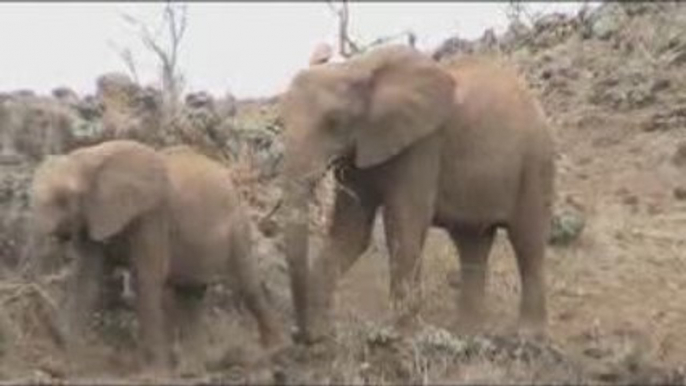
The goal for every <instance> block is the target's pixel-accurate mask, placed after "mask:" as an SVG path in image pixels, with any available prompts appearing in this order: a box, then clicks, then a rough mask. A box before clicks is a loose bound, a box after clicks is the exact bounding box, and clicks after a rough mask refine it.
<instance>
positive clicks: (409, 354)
mask: <svg viewBox="0 0 686 386" xmlns="http://www.w3.org/2000/svg"><path fill="white" fill-rule="evenodd" d="M685 23H686V6H684V5H682V4H678V3H666V2H665V3H626V4H620V3H608V4H604V5H602V6H600V7H599V8H596V9H593V10H587V11H582V12H580V13H579V14H578V15H574V16H564V15H547V16H544V17H542V18H541V19H539V20H537V21H536V22H535V23H534V25H533V26H531V27H527V26H525V25H523V24H516V23H515V24H513V25H512V26H511V28H510V29H509V30H508V31H507V32H506V33H505V34H503V35H502V36H496V35H495V34H493V33H491V32H487V33H486V34H484V36H483V38H481V39H478V40H476V41H467V40H463V39H460V38H458V37H455V38H453V39H449V40H448V41H446V42H445V43H444V44H443V45H442V46H441V47H439V49H438V50H436V51H435V52H434V57H435V58H436V59H437V60H446V59H448V58H450V57H452V56H455V55H464V54H470V53H474V52H479V53H488V54H496V55H502V56H504V57H506V58H508V60H510V61H511V62H512V63H513V64H514V65H515V66H517V67H518V68H519V69H520V70H521V72H522V73H523V74H524V76H525V78H526V79H527V81H528V82H529V84H530V85H531V86H532V87H533V88H534V90H535V91H536V92H537V93H538V95H539V96H540V98H541V101H542V102H543V105H544V108H545V110H546V112H547V113H548V115H549V116H550V120H551V123H552V125H553V127H554V130H555V134H556V141H557V147H558V153H559V157H558V180H557V186H558V197H557V208H556V213H557V214H556V218H555V227H554V228H555V232H554V235H553V237H552V239H551V246H550V249H549V255H548V256H549V258H548V263H547V264H548V265H547V272H548V287H549V294H548V299H549V307H550V336H549V338H548V339H546V340H543V341H533V340H528V339H525V338H522V337H519V336H517V335H516V334H515V333H513V332H512V331H513V330H512V325H513V323H514V321H515V320H516V314H517V301H518V298H519V279H518V275H517V272H516V267H515V261H514V258H513V257H512V252H511V250H510V247H509V245H508V244H507V243H506V241H505V238H504V237H502V236H499V240H498V242H497V244H496V246H495V247H494V251H493V255H492V257H491V268H490V277H489V289H488V291H489V292H488V295H489V303H488V309H489V313H490V315H489V323H488V325H487V326H485V330H486V332H484V333H483V334H480V335H476V336H464V335H460V334H459V333H457V329H456V328H455V322H456V321H457V318H458V315H457V312H456V308H455V305H456V291H459V282H458V281H457V280H455V275H454V272H455V271H456V270H457V269H459V266H458V262H457V259H456V256H455V253H456V252H455V251H454V249H453V247H452V244H451V243H450V242H449V241H448V238H447V237H446V236H445V235H444V234H442V233H441V232H439V231H433V232H432V233H431V234H430V237H429V241H428V243H427V246H426V249H425V252H424V253H425V259H424V264H425V268H424V270H423V271H424V286H425V289H424V292H425V294H426V301H425V302H424V307H423V309H422V310H421V323H420V326H419V327H418V328H417V329H416V331H414V332H412V333H409V334H400V333H399V332H398V331H395V330H394V329H393V328H392V327H391V323H390V322H389V321H390V312H389V310H388V304H387V299H388V296H387V291H388V289H387V286H388V274H387V260H386V259H387V255H386V251H385V247H384V245H383V238H382V237H380V235H378V236H379V237H375V244H374V245H373V247H372V248H370V250H369V251H368V252H367V254H366V255H365V256H364V257H363V258H362V259H360V261H359V263H358V264H357V265H356V266H355V267H354V268H353V269H352V271H351V272H350V273H349V274H348V276H347V277H346V278H345V279H344V280H343V282H342V283H341V286H340V289H339V292H338V299H337V308H336V324H337V329H336V330H337V332H338V336H337V338H336V341H335V342H331V343H329V344H327V345H322V346H316V347H314V348H311V349H309V350H305V349H302V348H299V347H293V348H291V349H289V350H286V351H285V352H283V353H281V354H280V355H278V356H277V358H275V359H274V362H272V363H265V362H264V361H259V360H257V359H258V358H259V354H260V352H259V350H258V348H257V347H256V345H255V342H256V331H255V329H254V328H253V326H252V325H251V323H252V322H251V320H250V318H249V316H247V315H245V313H244V312H243V310H241V308H240V307H236V306H235V302H234V300H233V299H232V297H231V294H230V293H229V292H227V291H226V290H225V289H223V288H216V289H213V291H212V292H211V297H210V299H209V307H208V311H207V313H206V315H205V316H206V327H207V328H206V331H207V345H206V346H205V347H207V349H206V350H204V351H203V352H202V353H195V354H196V355H186V356H185V357H184V359H183V361H182V364H181V366H180V368H179V370H178V372H177V374H176V375H177V376H176V380H175V383H197V382H198V381H220V382H223V383H233V382H238V383H241V382H249V383H250V382H252V383H265V382H271V381H274V380H276V381H278V382H282V383H293V384H301V383H304V382H313V383H318V384H321V383H339V384H340V383H373V384H384V383H391V384H395V383H424V384H436V383H451V384H455V383H468V384H475V383H488V384H494V383H498V384H500V383H506V384H514V383H518V384H519V383H538V384H552V383H555V384H558V383H566V384H569V383H594V384H597V383H622V384H647V383H661V384H664V383H672V384H673V383H684V382H686V378H685V375H684V371H683V365H684V362H683V358H685V357H686V338H685V337H684V336H685V335H684V334H683V331H682V329H683V326H684V325H686V302H684V301H683V300H684V299H686V265H685V262H684V259H685V258H686V256H685V254H684V252H683V250H684V245H683V244H684V243H686V237H685V236H683V235H685V234H686V171H684V170H683V169H684V168H685V167H686V94H685V93H684V90H686V37H685V36H686V35H684V33H683V26H684V25H686V24H685ZM98 85H99V91H98V94H97V95H94V96H90V97H77V96H76V95H74V94H73V93H71V92H69V90H68V89H59V90H55V93H54V95H53V96H50V97H41V96H35V95H31V93H30V92H14V93H8V94H5V95H2V96H1V97H0V103H1V104H0V130H2V131H1V132H0V134H1V135H3V137H2V138H3V139H2V142H0V143H1V144H2V147H1V148H0V168H1V169H2V170H1V173H0V210H1V211H2V214H3V216H2V220H1V222H0V226H2V229H1V231H0V235H2V237H0V256H1V257H2V259H1V263H2V265H0V267H1V268H2V270H1V271H0V273H1V274H2V280H0V379H3V380H13V381H15V382H16V381H21V380H27V381H34V382H35V381H36V380H42V381H54V382H59V381H61V380H64V379H70V380H77V379H81V380H90V381H92V380H93V379H99V380H105V381H107V380H109V381H110V382H111V381H112V380H117V381H121V382H124V381H129V382H135V381H140V380H141V379H143V378H140V377H139V376H138V375H133V374H136V369H137V367H136V363H135V361H133V359H132V355H130V353H131V350H132V347H133V345H134V342H135V337H134V336H133V331H134V329H133V324H134V323H135V321H133V318H132V315H131V312H130V311H128V310H125V309H124V310H122V309H115V310H112V309H106V310H102V312H99V313H98V314H97V315H94V317H93V327H94V328H93V330H94V332H98V334H95V333H94V334H93V340H94V344H93V345H92V347H91V348H89V349H88V350H89V351H88V352H87V353H84V355H83V361H81V362H80V363H79V364H78V366H68V365H67V363H66V362H65V360H64V358H63V355H62V352H61V351H60V349H59V345H58V344H57V343H58V342H56V338H57V337H56V334H55V332H54V326H53V325H52V324H51V323H50V321H51V320H53V319H54V318H53V315H54V312H55V310H56V309H57V307H59V306H58V304H59V301H60V299H61V296H62V283H63V281H64V277H65V275H66V274H68V271H69V266H68V263H67V262H65V261H64V259H63V258H62V257H61V256H57V255H56V254H55V253H54V251H52V250H51V249H50V248H48V247H46V246H43V245H40V244H39V243H37V242H34V241H33V240H32V238H31V236H30V222H29V218H28V216H27V210H26V208H27V203H28V196H27V192H26V186H27V183H28V181H29V180H30V175H31V171H32V170H33V168H34V167H35V165H36V163H37V162H39V161H40V160H41V159H43V158H44V157H45V156H46V155H47V154H55V153H60V152H64V151H68V150H69V149H72V148H75V147H77V146H82V145H84V144H88V143H94V142H98V141H101V140H104V139H107V138H114V137H134V138H137V139H139V140H142V141H145V142H148V143H151V144H153V145H155V146H161V145H164V144H170V143H177V142H184V143H191V144H193V145H195V146H197V147H198V148H200V149H201V150H202V151H204V152H206V153H207V154H209V155H211V156H213V157H216V158H218V159H222V160H224V161H225V162H226V163H227V164H228V165H230V166H231V167H232V168H233V170H235V176H236V179H237V180H238V181H240V186H241V188H242V193H243V195H244V196H245V199H246V201H247V202H248V203H249V204H250V206H251V208H252V209H253V213H254V219H255V225H256V227H257V228H259V229H260V230H261V232H257V234H258V237H257V240H256V241H255V248H256V257H257V258H258V259H259V261H260V267H261V269H262V270H263V273H264V277H265V286H266V287H267V290H268V292H269V294H270V295H271V299H272V301H273V302H274V303H275V305H276V306H277V307H279V308H280V309H281V310H282V313H283V315H284V320H285V321H289V320H290V318H291V316H290V306H289V300H288V291H287V289H286V288H287V283H288V282H287V278H286V275H285V267H284V265H283V260H282V257H281V254H280V251H279V248H278V247H277V245H278V241H277V240H278V239H279V229H278V221H277V220H278V216H277V220H274V218H271V219H269V220H265V218H264V216H265V214H266V213H268V212H269V211H270V210H271V209H272V208H273V206H274V204H275V203H276V201H277V200H278V197H279V192H278V189H277V187H276V184H275V181H276V180H275V176H276V175H278V168H279V161H280V157H281V151H282V146H281V143H280V141H279V133H280V130H281V128H280V125H279V119H278V109H277V107H276V106H277V98H274V99H269V100H259V101H236V100H234V99H232V98H230V97H226V98H220V99H217V100H213V99H212V98H211V97H210V96H208V95H206V94H202V93H199V94H194V95H191V96H188V97H187V98H186V101H185V103H184V107H183V109H181V111H180V112H178V113H176V114H175V115H173V117H174V118H173V119H171V120H168V119H167V118H164V117H168V116H169V114H165V112H164V111H160V107H159V106H160V103H159V95H158V94H157V93H156V92H155V90H152V89H145V88H140V87H138V86H136V85H134V84H132V83H131V82H129V81H128V80H126V79H123V78H122V77H121V76H119V75H109V76H105V77H103V78H101V79H100V80H99V81H98ZM165 119H167V120H165ZM162 127H165V129H164V130H162V129H161V128H162ZM326 203H327V195H326V188H325V189H324V190H323V191H322V194H321V195H320V200H319V203H316V204H315V206H316V208H317V209H318V212H317V218H315V219H314V220H313V221H314V222H316V223H321V222H322V221H323V220H322V219H323V218H324V215H325V212H326V208H327V205H326ZM318 228H321V227H318ZM159 381H160V382H165V381H164V380H159ZM167 383H169V382H167Z"/></svg>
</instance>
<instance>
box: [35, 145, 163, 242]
mask: <svg viewBox="0 0 686 386" xmlns="http://www.w3.org/2000/svg"><path fill="white" fill-rule="evenodd" d="M166 183H167V180H166V172H165V169H164V165H163V163H162V160H161V159H160V158H159V156H158V155H157V154H156V153H155V152H154V150H152V149H150V148H148V147H146V146H143V145H140V144H137V143H135V142H132V141H111V142H107V143H104V144H101V145H97V146H93V147H89V148H84V149H80V150H77V151H74V152H72V153H70V154H68V155H60V156H55V157H52V158H50V159H48V160H46V161H45V162H44V163H43V164H42V165H41V166H40V167H39V168H38V170H37V171H36V174H35V175H34V180H33V189H32V204H33V213H34V217H35V222H36V226H37V230H38V231H39V232H40V233H42V234H46V235H52V236H57V237H58V238H60V239H63V240H65V239H69V238H72V237H73V236H75V235H76V233H77V232H81V231H85V232H86V234H87V235H88V237H89V238H90V239H91V240H92V241H103V240H105V239H107V238H109V237H111V236H113V235H115V234H116V233H118V232H120V231H122V230H123V229H124V228H125V227H126V225H127V224H129V223H130V222H131V221H132V220H134V219H135V218H136V217H138V216H140V215H142V214H144V213H146V212H147V211H149V210H151V209H153V208H154V207H156V206H157V205H159V204H160V203H161V202H162V200H163V198H164V194H165V191H166V186H167V185H166Z"/></svg>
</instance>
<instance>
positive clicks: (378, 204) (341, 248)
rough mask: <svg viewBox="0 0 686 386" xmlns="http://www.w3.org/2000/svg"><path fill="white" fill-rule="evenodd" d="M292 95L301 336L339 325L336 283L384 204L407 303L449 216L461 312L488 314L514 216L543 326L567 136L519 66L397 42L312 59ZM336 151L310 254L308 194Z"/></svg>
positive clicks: (291, 188)
mask: <svg viewBox="0 0 686 386" xmlns="http://www.w3.org/2000/svg"><path fill="white" fill-rule="evenodd" d="M282 103H283V104H282V113H283V120H284V123H285V137H286V138H285V143H286V154H285V158H284V179H283V180H284V192H285V193H284V208H285V210H286V220H285V222H286V227H285V232H286V233H285V238H286V239H285V241H286V255H287V259H288V262H289V265H290V272H291V285H292V292H293V300H294V306H295V309H296V322H297V327H298V331H299V338H300V339H302V340H303V341H305V342H313V341H316V340H318V339H320V338H322V337H325V336H326V334H327V331H328V329H329V326H330V325H331V323H330V322H331V319H330V315H329V314H330V310H331V307H332V304H331V303H332V296H333V292H334V290H335V287H336V283H337V282H338V280H339V279H340V277H341V276H342V275H343V274H344V273H345V272H346V271H348V270H349V269H350V267H351V266H352V264H353V263H354V262H355V261H356V260H357V258H358V257H359V256H360V255H361V254H362V253H363V252H364V251H365V250H366V249H367V247H368V246H369V242H370V235H371V231H372V225H373V222H374V218H375V216H376V213H377V211H378V210H379V209H380V208H383V211H382V215H383V220H384V224H385V231H386V241H387V244H388V249H389V254H390V273H391V282H390V292H391V296H392V300H393V302H392V304H393V305H394V309H396V310H397V311H401V310H402V309H406V308H404V307H412V302H410V300H412V299H418V297H415V296H414V295H420V294H418V293H417V292H418V291H410V289H419V288H420V287H419V278H420V266H421V264H420V259H419V257H420V255H421V251H422V247H423V245H424V240H425V236H426V232H427V229H428V228H429V227H430V226H438V227H441V228H443V229H445V230H446V231H448V233H449V234H450V236H451V237H452V239H453V241H454V242H455V245H456V246H457V249H458V251H459V257H460V265H461V276H462V286H461V288H462V289H461V293H460V302H459V305H460V310H461V312H460V319H461V320H462V321H464V322H465V325H466V326H472V327H473V326H478V325H479V324H480V322H481V320H482V314H483V302H484V292H485V284H486V271H487V258H488V255H489V251H490V249H491V245H492V243H493V238H494V235H495V230H496V228H497V227H504V228H506V229H507V231H508V235H509V239H510V241H511V243H512V246H513V247H514V251H515V255H516V258H517V263H518V266H519V271H520V274H521V282H522V298H521V304H520V321H521V323H522V326H523V327H526V328H527V329H528V328H532V329H533V330H535V331H539V332H542V331H544V329H545V324H546V305H545V285H544V269H543V256H544V250H545V241H546V239H547V237H548V232H549V223H550V217H551V201H552V196H553V179H554V164H553V158H554V149H553V142H552V138H551V135H550V133H549V129H548V127H547V123H546V119H545V117H544V115H543V112H542V110H541V109H540V107H539V105H538V103H537V102H536V101H535V99H534V98H533V97H532V96H531V95H530V94H529V92H528V90H527V89H526V87H525V86H524V85H523V82H521V81H520V80H519V79H518V76H517V75H516V74H515V73H514V72H513V71H511V70H509V69H507V68H506V67H503V66H501V65H499V64H498V63H496V62H494V61H492V60H489V59H485V58H466V59H462V60H458V61H456V62H452V63H448V64H438V63H436V62H434V61H432V60H431V59H429V58H428V57H426V56H424V55H423V54H421V53H419V52H418V51H415V50H413V49H411V48H408V47H401V46H390V47H386V48H381V49H377V50H375V51H372V52H370V53H367V54H364V55H361V56H359V57H356V58H353V59H350V60H348V61H346V62H344V63H327V64H318V65H316V66H312V67H311V68H309V69H307V70H303V71H302V72H301V73H299V74H298V75H297V76H296V77H295V78H294V80H293V81H292V83H291V85H290V88H289V89H288V91H287V93H286V94H285V96H284V98H283V101H282ZM334 162H335V164H334V166H333V167H334V170H335V173H336V175H337V179H338V181H339V183H340V184H342V185H343V186H344V187H345V189H338V191H337V192H336V196H335V204H334V210H333V215H332V216H333V217H332V219H331V222H330V223H331V227H330V229H329V233H328V237H327V239H326V240H325V244H324V248H323V251H322V253H321V256H320V258H319V259H317V260H315V261H314V262H313V265H312V267H310V266H309V262H308V257H307V249H308V247H307V246H308V233H307V218H308V206H307V204H308V202H309V201H310V200H311V195H312V191H313V188H314V186H315V185H316V183H317V182H318V181H319V180H320V178H321V177H322V175H323V174H324V172H325V171H326V170H327V168H328V167H329V166H330V165H332V163H334ZM310 271H311V272H310ZM410 295H413V296H410ZM415 305H416V304H415Z"/></svg>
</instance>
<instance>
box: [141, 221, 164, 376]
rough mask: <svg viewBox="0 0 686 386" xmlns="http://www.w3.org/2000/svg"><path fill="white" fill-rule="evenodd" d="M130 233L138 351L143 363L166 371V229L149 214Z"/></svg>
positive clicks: (162, 223)
mask: <svg viewBox="0 0 686 386" xmlns="http://www.w3.org/2000/svg"><path fill="white" fill-rule="evenodd" d="M131 231H132V232H131V258H132V261H131V262H132V264H133V268H134V274H135V278H136V280H135V287H136V313H137V315H138V319H139V330H140V339H141V345H140V347H142V349H143V353H144V355H145V358H146V361H148V362H149V363H150V364H152V365H153V367H155V368H167V367H168V366H169V365H170V364H171V359H172V358H171V347H170V345H169V341H168V340H167V339H166V338H167V331H168V330H167V329H166V327H165V323H164V292H165V290H166V280H167V272H168V264H169V245H168V242H169V240H168V234H167V226H166V223H165V222H164V221H163V220H162V218H161V216H160V215H159V214H150V215H149V217H147V218H144V219H141V220H139V222H138V223H136V224H134V227H133V229H131Z"/></svg>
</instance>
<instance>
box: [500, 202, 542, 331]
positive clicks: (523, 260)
mask: <svg viewBox="0 0 686 386" xmlns="http://www.w3.org/2000/svg"><path fill="white" fill-rule="evenodd" d="M530 193H532V192H531V189H528V190H527V189H525V194H523V195H522V196H523V200H522V202H520V204H521V207H520V210H519V212H518V216H517V218H516V219H515V221H514V222H513V223H512V224H511V226H510V227H509V228H508V236H509V238H510V242H511V244H512V247H513V249H514V252H515V255H516V258H517V265H518V267H519V274H520V278H521V283H522V293H521V302H520V308H519V310H520V324H521V326H522V327H523V328H524V329H529V330H532V331H534V332H542V331H543V330H544V329H545V324H546V321H547V311H546V300H545V277H544V255H545V248H546V242H547V239H548V233H549V229H550V207H549V206H547V204H546V202H545V200H544V199H543V198H542V197H541V195H538V194H530Z"/></svg>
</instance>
